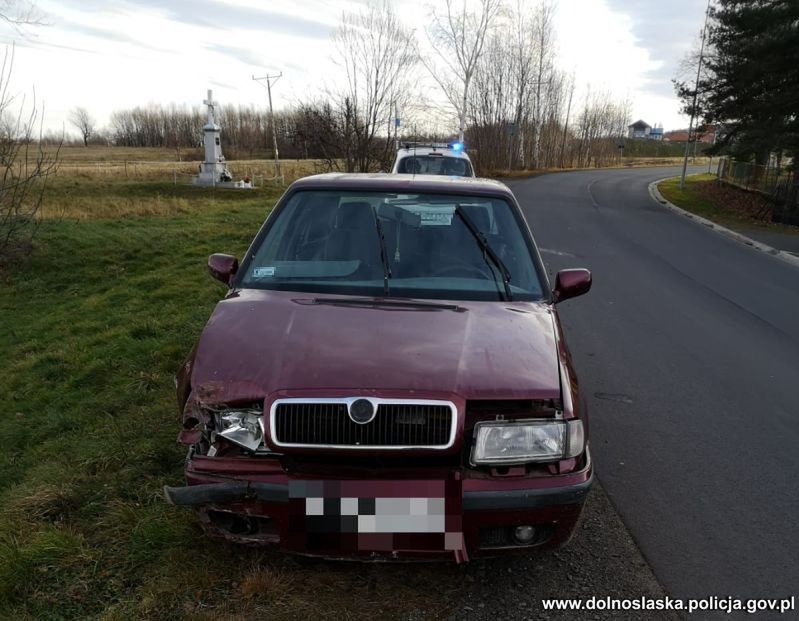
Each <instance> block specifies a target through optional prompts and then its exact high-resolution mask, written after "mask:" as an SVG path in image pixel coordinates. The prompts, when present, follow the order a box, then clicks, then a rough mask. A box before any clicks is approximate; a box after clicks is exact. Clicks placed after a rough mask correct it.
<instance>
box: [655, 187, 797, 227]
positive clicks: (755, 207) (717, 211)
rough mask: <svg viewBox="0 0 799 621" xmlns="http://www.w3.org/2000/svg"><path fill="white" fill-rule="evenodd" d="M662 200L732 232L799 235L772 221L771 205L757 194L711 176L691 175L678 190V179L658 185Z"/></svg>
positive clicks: (763, 196)
mask: <svg viewBox="0 0 799 621" xmlns="http://www.w3.org/2000/svg"><path fill="white" fill-rule="evenodd" d="M658 190H659V191H660V193H661V194H662V195H663V197H664V198H665V199H666V200H667V201H669V202H670V203H673V204H674V205H677V207H680V208H681V209H685V210H686V211H690V212H691V213H694V214H696V215H698V216H701V217H703V218H707V219H708V220H712V221H713V222H717V223H718V224H721V225H723V226H727V227H730V228H733V229H736V228H738V229H740V228H756V229H762V230H768V231H770V232H775V233H787V234H799V227H797V226H790V225H786V224H780V223H776V222H772V221H771V214H772V208H773V205H772V204H771V202H770V200H769V198H768V197H767V196H765V195H764V194H760V193H759V192H750V191H747V190H744V189H741V188H738V187H735V186H732V185H729V184H726V183H719V182H718V181H717V180H716V177H715V176H714V175H707V174H702V175H692V176H689V177H687V178H686V179H685V187H684V188H682V189H681V188H680V186H679V178H678V177H673V178H671V179H666V180H665V181H661V182H660V183H659V184H658Z"/></svg>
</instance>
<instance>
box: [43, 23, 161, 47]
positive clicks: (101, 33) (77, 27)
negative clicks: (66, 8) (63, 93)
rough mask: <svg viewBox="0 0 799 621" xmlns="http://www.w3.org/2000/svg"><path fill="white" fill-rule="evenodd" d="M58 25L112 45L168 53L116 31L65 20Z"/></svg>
mask: <svg viewBox="0 0 799 621" xmlns="http://www.w3.org/2000/svg"><path fill="white" fill-rule="evenodd" d="M58 25H59V26H60V27H61V28H63V29H64V30H67V31H72V32H76V33H78V34H83V35H88V36H90V37H94V38H96V39H104V40H106V41H111V42H113V43H130V44H132V45H135V46H136V47H139V48H144V49H148V50H152V51H154V52H169V50H168V49H166V48H163V47H156V46H153V45H149V44H147V43H145V42H143V41H141V40H139V39H134V38H133V37H130V36H128V35H127V34H124V33H122V32H119V31H118V30H109V29H107V28H98V27H96V26H89V25H88V24H79V23H77V22H73V21H70V20H66V19H61V20H59V22H58Z"/></svg>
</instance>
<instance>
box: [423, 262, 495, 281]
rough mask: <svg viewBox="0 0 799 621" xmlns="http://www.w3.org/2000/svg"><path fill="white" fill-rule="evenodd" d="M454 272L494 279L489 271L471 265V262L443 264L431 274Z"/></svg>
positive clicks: (443, 274) (449, 273)
mask: <svg viewBox="0 0 799 621" xmlns="http://www.w3.org/2000/svg"><path fill="white" fill-rule="evenodd" d="M455 274H462V275H465V277H466V278H469V277H470V276H474V275H477V276H479V277H480V278H481V279H483V280H494V277H493V276H492V275H491V273H490V272H488V271H486V270H484V269H482V268H479V267H477V266H476V265H473V264H472V263H465V262H458V263H456V264H454V265H445V266H444V267H442V268H441V269H438V270H436V271H435V272H433V276H453V275H455Z"/></svg>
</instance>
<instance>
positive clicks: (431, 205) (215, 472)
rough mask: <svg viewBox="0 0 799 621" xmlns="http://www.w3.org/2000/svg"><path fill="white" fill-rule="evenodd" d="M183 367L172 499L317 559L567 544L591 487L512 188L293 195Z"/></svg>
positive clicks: (577, 411)
mask: <svg viewBox="0 0 799 621" xmlns="http://www.w3.org/2000/svg"><path fill="white" fill-rule="evenodd" d="M208 267H209V269H210V271H211V274H212V275H213V276H214V277H215V278H217V279H219V280H221V281H222V282H224V283H225V284H226V285H228V286H229V287H230V289H229V291H228V293H227V295H226V296H225V298H224V299H223V300H222V301H221V302H220V303H219V304H218V305H217V307H216V309H215V310H214V313H213V315H212V316H211V318H210V320H209V321H208V324H207V325H206V327H205V329H204V331H203V333H202V336H201V337H200V340H199V342H198V344H197V346H196V347H195V349H194V350H193V351H192V353H191V355H190V356H189V358H188V360H187V361H186V363H185V364H184V366H183V367H182V368H181V369H180V371H179V373H178V375H177V378H176V383H177V394H178V401H179V404H180V408H181V411H182V416H183V430H182V431H181V432H180V435H179V436H178V441H179V442H181V443H183V444H185V445H187V446H188V447H189V451H188V457H187V461H186V480H187V485H186V486H185V487H167V488H166V490H165V491H166V496H167V498H168V500H169V501H170V502H172V503H173V504H176V505H188V506H194V507H197V508H198V509H199V513H200V517H201V520H202V522H203V524H204V526H205V527H206V530H207V531H208V532H209V533H211V534H214V535H218V536H222V537H225V538H227V539H231V540H235V541H239V542H247V543H276V544H279V545H280V546H281V547H282V548H283V549H285V550H288V551H293V552H298V553H303V554H313V555H321V556H327V557H352V556H356V557H366V558H395V557H405V556H408V557H413V556H421V557H436V556H439V557H445V558H446V557H449V558H453V559H455V560H456V561H464V560H467V559H468V558H469V557H472V556H475V557H476V556H488V555H496V554H499V553H505V552H512V551H519V552H521V551H529V550H530V549H532V548H535V547H540V546H550V545H557V544H561V543H564V542H565V541H567V540H568V539H569V536H570V535H571V533H572V531H573V530H574V527H575V524H576V522H577V520H578V518H579V516H580V512H581V510H582V505H583V501H584V499H585V497H586V494H587V493H588V490H589V487H590V486H591V482H592V479H593V467H592V464H591V458H590V454H589V450H588V443H587V431H588V428H587V419H586V412H585V409H584V407H583V406H582V405H581V401H580V399H579V397H578V393H577V379H576V377H575V374H574V370H573V369H572V365H571V361H570V359H569V353H568V350H567V348H566V345H565V343H564V341H563V335H562V332H561V327H560V323H559V321H558V317H557V313H556V311H555V304H556V303H557V302H559V301H561V300H564V299H566V298H569V297H574V296H576V295H580V294H582V293H585V292H586V291H588V289H589V288H590V286H591V276H590V273H589V272H588V271H587V270H582V269H573V270H564V271H562V272H560V273H559V274H558V276H557V279H556V281H555V287H554V289H550V285H549V282H548V281H547V277H546V273H545V271H544V268H543V265H542V263H541V258H540V257H539V254H538V251H537V249H536V246H535V242H534V241H533V238H532V235H531V234H530V231H529V229H528V227H527V225H526V224H525V221H524V219H523V217H522V213H521V210H520V209H519V206H518V204H517V202H516V199H515V198H514V196H513V194H512V193H511V191H510V190H509V189H508V188H507V187H506V186H504V185H503V184H501V183H498V182H494V181H488V180H482V179H463V180H451V179H442V178H441V177H422V176H415V177H412V176H407V175H335V174H331V175H320V176H315V177H308V178H305V179H302V180H300V181H297V182H295V183H294V184H292V185H291V187H290V188H289V189H288V191H287V192H286V193H285V195H284V196H283V197H282V198H281V199H280V201H279V202H278V204H277V206H276V207H275V209H274V211H273V212H272V213H271V215H270V216H269V217H268V218H267V220H266V222H265V223H264V225H263V226H262V227H261V230H260V231H259V232H258V235H257V236H256V237H255V240H254V241H253V243H252V245H251V246H250V248H249V250H248V251H247V255H246V256H245V257H244V259H243V260H242V262H241V265H239V263H238V261H237V260H236V259H235V258H234V257H232V256H228V255H221V254H215V255H212V256H211V257H210V259H209V261H208Z"/></svg>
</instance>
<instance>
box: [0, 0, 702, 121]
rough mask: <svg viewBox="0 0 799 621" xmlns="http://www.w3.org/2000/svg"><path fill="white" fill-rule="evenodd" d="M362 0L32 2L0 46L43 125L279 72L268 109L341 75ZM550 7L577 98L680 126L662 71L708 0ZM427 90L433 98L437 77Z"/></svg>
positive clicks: (256, 94) (259, 101)
mask: <svg viewBox="0 0 799 621" xmlns="http://www.w3.org/2000/svg"><path fill="white" fill-rule="evenodd" d="M18 1H25V0H18ZM519 1H520V2H521V3H522V4H523V5H525V4H529V5H530V6H533V5H534V4H536V3H537V2H538V1H540V0H519ZM365 2H368V0H340V1H339V0H269V1H268V2H263V1H259V0H135V1H134V0H57V1H56V0H35V4H36V6H37V8H38V11H39V13H40V14H41V16H42V21H43V25H40V26H36V27H26V28H23V29H18V28H14V27H13V26H11V25H8V24H0V43H5V44H6V45H10V44H12V43H13V44H14V67H13V75H12V80H11V87H10V89H11V92H13V93H14V94H15V95H17V96H18V99H17V101H22V98H23V97H24V98H25V101H26V102H27V103H28V104H30V102H31V101H32V97H33V95H34V93H35V100H36V102H37V105H38V106H39V107H40V108H43V110H42V114H43V119H44V125H45V128H46V129H50V130H54V131H60V130H61V129H62V128H63V129H65V130H66V131H67V132H73V133H74V128H72V127H71V126H70V125H69V123H68V120H67V118H68V114H69V111H70V110H71V109H72V108H74V107H76V106H84V107H86V108H87V109H88V110H89V111H90V113H91V114H92V115H93V116H94V118H95V119H96V120H97V121H98V123H99V125H101V126H102V125H105V124H106V123H107V122H108V119H109V117H110V114H111V112H112V111H113V110H117V109H123V108H131V107H134V106H136V105H146V104H148V103H156V104H168V103H173V102H174V103H176V104H179V105H188V106H192V105H200V104H201V103H202V100H203V99H204V98H205V95H206V91H207V89H213V91H214V99H215V100H217V101H219V102H220V103H223V104H227V103H230V104H243V105H249V104H256V105H263V104H264V102H265V99H266V92H265V90H264V88H263V87H262V86H261V85H260V84H259V83H258V82H255V81H253V80H252V76H253V75H259V76H260V75H265V74H266V73H279V72H282V73H283V77H282V78H281V79H280V80H279V81H278V82H277V84H276V85H275V88H274V90H273V101H274V105H275V106H276V108H281V107H286V106H290V105H292V104H296V103H298V102H299V101H302V100H306V99H308V98H309V97H313V96H314V95H316V94H321V93H323V92H324V90H325V89H326V88H331V87H334V85H335V82H336V80H337V79H340V77H341V74H340V70H339V69H338V67H336V65H335V64H333V62H332V60H331V59H332V56H333V54H334V44H333V42H332V40H331V34H332V32H333V31H334V29H335V27H336V25H337V23H338V22H339V19H340V17H341V15H342V13H343V12H344V11H351V10H354V9H357V8H358V6H359V5H361V4H363V3H365ZM430 4H431V2H430V0H397V1H396V2H395V10H396V12H397V14H398V16H399V17H400V19H401V20H402V21H403V22H405V23H406V25H407V26H408V27H409V28H412V29H415V30H416V31H417V32H419V33H420V36H424V35H423V31H424V28H425V26H426V24H428V23H429V7H430ZM553 4H554V6H555V15H556V39H557V58H558V65H559V66H560V68H561V69H562V70H564V71H566V72H568V73H572V74H574V76H575V79H576V83H577V91H576V93H575V96H576V97H577V98H578V99H579V98H580V97H583V96H585V94H586V93H588V92H590V91H610V92H612V93H613V95H614V97H615V98H617V99H619V100H622V99H628V100H629V101H630V102H631V104H632V116H633V119H632V120H637V119H639V118H640V119H643V120H645V121H646V122H648V123H649V124H650V125H655V124H656V123H657V124H660V125H662V126H664V128H665V129H666V131H668V130H670V129H675V128H679V127H685V126H687V125H688V120H687V118H686V117H685V116H683V115H681V114H680V112H679V108H680V106H679V102H678V100H677V99H676V97H675V96H674V90H673V87H672V83H671V79H672V78H673V77H675V76H676V75H677V74H678V71H679V64H680V61H681V60H682V58H683V57H684V56H685V54H686V53H687V52H689V51H690V50H691V49H692V48H694V47H695V46H696V44H697V41H698V38H699V33H700V30H701V28H702V22H703V18H704V11H705V6H706V5H705V1H704V0H553ZM424 88H429V89H430V90H431V92H430V93H426V95H427V96H428V97H430V99H432V100H434V101H435V100H437V99H438V94H437V93H436V92H435V90H436V87H435V85H434V83H432V82H431V83H430V85H429V86H425V87H424ZM452 129H453V130H454V129H455V128H454V127H453V128H452Z"/></svg>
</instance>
